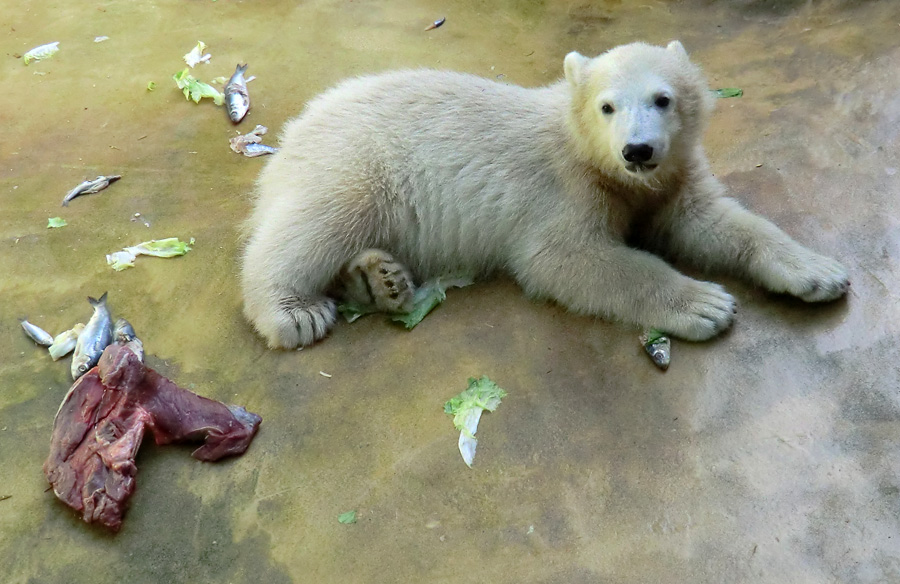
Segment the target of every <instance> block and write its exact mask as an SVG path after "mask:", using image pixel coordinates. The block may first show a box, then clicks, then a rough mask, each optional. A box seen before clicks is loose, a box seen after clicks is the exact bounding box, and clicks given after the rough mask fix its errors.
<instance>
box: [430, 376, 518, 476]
mask: <svg viewBox="0 0 900 584" xmlns="http://www.w3.org/2000/svg"><path fill="white" fill-rule="evenodd" d="M504 397H506V392H505V391H504V390H503V389H502V388H500V387H499V386H498V385H497V384H496V383H494V382H493V381H491V380H490V379H488V377H487V376H486V375H483V376H482V377H481V379H475V378H469V387H468V388H466V390H465V391H463V392H462V393H460V394H459V395H457V396H456V397H453V398H450V400H449V401H447V403H445V404H444V413H446V414H449V415H451V416H453V425H454V426H455V427H456V429H457V430H459V442H458V446H459V453H460V454H461V455H462V457H463V462H465V463H466V465H467V466H468V467H469V468H471V467H472V461H473V460H474V458H475V447H476V446H477V445H478V440H476V439H475V432H477V431H478V422H479V420H480V419H481V414H482V412H484V411H488V412H493V411H494V410H496V409H497V407H498V406H499V405H500V400H502V399H503V398H504Z"/></svg>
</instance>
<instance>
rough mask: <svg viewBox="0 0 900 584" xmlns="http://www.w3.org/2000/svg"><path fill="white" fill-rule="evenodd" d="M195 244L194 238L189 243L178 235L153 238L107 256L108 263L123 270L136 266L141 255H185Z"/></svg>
mask: <svg viewBox="0 0 900 584" xmlns="http://www.w3.org/2000/svg"><path fill="white" fill-rule="evenodd" d="M192 245H194V238H193V237H192V238H191V240H190V241H189V242H187V243H185V242H183V241H180V240H179V239H178V238H177V237H169V238H166V239H151V240H150V241H145V242H143V243H139V244H137V245H132V246H130V247H126V248H125V249H123V250H122V251H117V252H114V253H111V254H108V255H107V256H106V263H107V264H109V265H110V266H112V269H114V270H115V271H117V272H121V271H122V270H124V269H127V268H133V267H134V260H135V258H136V257H137V256H139V255H148V256H154V257H158V258H171V257H175V256H183V255H184V254H186V253H187V252H189V251H191V246H192Z"/></svg>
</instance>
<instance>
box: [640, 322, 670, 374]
mask: <svg viewBox="0 0 900 584" xmlns="http://www.w3.org/2000/svg"><path fill="white" fill-rule="evenodd" d="M640 341H641V345H643V347H644V350H645V351H647V354H648V355H650V359H652V360H653V364H654V365H656V366H657V367H659V368H660V369H662V370H663V371H665V370H666V369H668V368H669V362H670V361H671V358H672V341H670V340H669V337H667V336H666V335H664V334H663V333H662V332H660V331H658V330H656V329H650V330H649V331H647V332H645V333H644V334H642V335H641V336H640Z"/></svg>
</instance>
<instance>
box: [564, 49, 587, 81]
mask: <svg viewBox="0 0 900 584" xmlns="http://www.w3.org/2000/svg"><path fill="white" fill-rule="evenodd" d="M588 61H590V59H588V58H587V57H585V56H584V55H582V54H581V53H579V52H578V51H572V52H571V53H569V54H568V55H566V60H565V61H564V62H563V68H564V69H565V71H566V80H568V82H569V85H571V86H572V87H576V86H577V85H578V84H579V83H581V77H582V71H583V70H584V65H585V63H587V62H588Z"/></svg>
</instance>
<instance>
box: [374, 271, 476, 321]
mask: <svg viewBox="0 0 900 584" xmlns="http://www.w3.org/2000/svg"><path fill="white" fill-rule="evenodd" d="M472 282H473V279H472V277H471V276H444V277H440V278H435V279H434V280H429V281H427V282H423V283H422V285H421V286H420V287H419V289H418V290H416V294H415V296H414V297H413V309H412V310H411V311H410V312H408V313H407V314H398V315H395V316H392V317H391V320H393V321H395V322H402V323H403V325H404V326H405V327H406V328H407V329H412V328H413V327H415V326H416V325H417V324H419V323H420V322H422V319H424V318H425V317H426V316H428V313H429V312H431V311H432V310H434V307H435V306H437V305H438V304H440V303H441V302H443V301H444V300H445V299H446V298H447V290H448V289H449V288H462V287H463V286H469V285H470V284H472Z"/></svg>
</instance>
